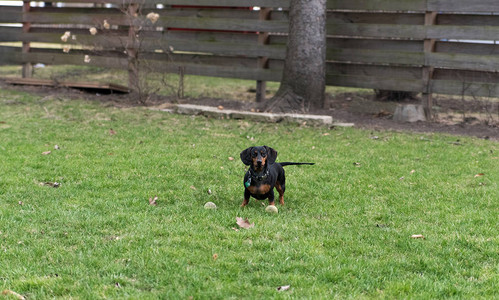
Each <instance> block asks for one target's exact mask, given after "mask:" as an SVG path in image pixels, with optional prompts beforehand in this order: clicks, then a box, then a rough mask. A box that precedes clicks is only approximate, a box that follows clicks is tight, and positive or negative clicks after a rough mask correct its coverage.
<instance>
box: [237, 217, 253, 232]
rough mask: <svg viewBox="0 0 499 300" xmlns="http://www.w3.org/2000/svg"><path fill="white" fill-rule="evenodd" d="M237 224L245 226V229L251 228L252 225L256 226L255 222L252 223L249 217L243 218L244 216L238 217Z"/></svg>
mask: <svg viewBox="0 0 499 300" xmlns="http://www.w3.org/2000/svg"><path fill="white" fill-rule="evenodd" d="M236 224H237V225H238V226H239V227H241V228H245V229H249V228H251V227H255V223H251V224H250V222H249V221H248V218H246V219H243V218H240V217H236Z"/></svg>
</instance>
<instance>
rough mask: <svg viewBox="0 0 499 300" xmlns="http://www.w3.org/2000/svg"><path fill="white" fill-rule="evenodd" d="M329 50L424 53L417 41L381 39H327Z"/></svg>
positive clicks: (420, 42)
mask: <svg viewBox="0 0 499 300" xmlns="http://www.w3.org/2000/svg"><path fill="white" fill-rule="evenodd" d="M327 48H346V49H348V48H351V49H372V50H393V51H404V52H419V51H421V52H422V51H423V42H422V41H416V40H380V39H354V38H332V37H329V38H328V39H327Z"/></svg>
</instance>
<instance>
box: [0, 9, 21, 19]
mask: <svg viewBox="0 0 499 300" xmlns="http://www.w3.org/2000/svg"><path fill="white" fill-rule="evenodd" d="M22 15H23V12H22V7H20V6H1V9H0V23H21V20H22Z"/></svg>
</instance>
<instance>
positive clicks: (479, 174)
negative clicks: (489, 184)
mask: <svg viewBox="0 0 499 300" xmlns="http://www.w3.org/2000/svg"><path fill="white" fill-rule="evenodd" d="M484 175H485V174H483V173H478V174H476V175H475V178H477V177H480V176H484Z"/></svg>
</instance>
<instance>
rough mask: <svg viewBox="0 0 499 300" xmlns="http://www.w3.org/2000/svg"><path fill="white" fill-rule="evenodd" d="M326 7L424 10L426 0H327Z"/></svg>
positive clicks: (339, 8) (372, 9)
mask: <svg viewBox="0 0 499 300" xmlns="http://www.w3.org/2000/svg"><path fill="white" fill-rule="evenodd" d="M326 5H327V8H328V9H335V10H363V11H425V10H426V0H369V1H365V0H327V4H326Z"/></svg>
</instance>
